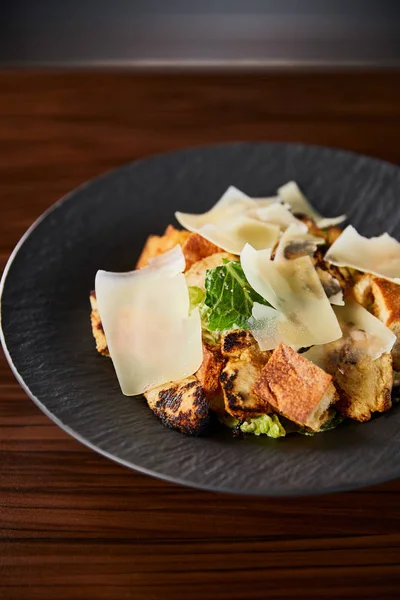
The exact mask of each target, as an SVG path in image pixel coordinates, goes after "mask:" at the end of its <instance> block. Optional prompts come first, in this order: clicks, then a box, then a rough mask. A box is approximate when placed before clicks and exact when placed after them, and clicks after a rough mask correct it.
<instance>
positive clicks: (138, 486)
mask: <svg viewBox="0 0 400 600" xmlns="http://www.w3.org/2000/svg"><path fill="white" fill-rule="evenodd" d="M399 107H400V77H399V75H398V73H396V72H387V73H383V72H382V73H378V72H375V73H330V74H322V73H312V74H307V73H303V74H298V73H296V74H294V73H293V74H277V73H275V74H243V75H239V74H229V75H225V74H223V73H218V74H213V75H210V74H199V75H190V74H180V75H176V74H174V75H166V74H153V75H149V74H133V73H127V72H123V73H95V72H92V73H85V72H79V73H74V72H68V71H64V72H59V73H51V72H48V73H46V72H22V71H21V72H14V71H5V72H3V73H0V148H1V157H2V160H1V161H0V198H1V205H0V206H1V217H0V268H3V267H4V265H5V262H6V260H7V257H8V255H9V253H10V252H11V250H12V248H13V246H14V245H15V243H16V242H17V241H18V239H19V237H20V236H21V235H22V233H23V232H24V231H25V229H26V228H27V227H28V226H29V225H30V224H31V223H32V221H33V220H34V219H35V218H37V217H38V216H39V214H40V213H41V212H42V211H43V210H44V209H45V208H47V207H48V206H49V205H50V204H51V203H52V202H54V201H55V200H56V199H58V198H59V197H60V196H61V195H63V194H65V193H67V192H68V191H69V190H70V189H72V188H73V187H75V186H76V185H78V184H79V183H81V182H83V181H84V180H85V179H87V178H90V177H93V176H95V175H96V174H98V173H100V172H102V171H103V170H107V169H110V168H113V167H115V166H117V165H119V164H121V163H123V162H126V161H129V160H132V159H134V158H137V157H139V156H145V155H149V154H154V153H155V152H160V151H167V150H170V149H174V148H180V147H184V146H188V145H196V144H202V143H214V142H220V141H229V140H237V139H249V140H263V139H270V140H294V141H303V142H310V143H319V144H326V145H333V146H342V147H346V148H349V149H353V150H357V151H360V152H365V153H367V154H372V155H377V156H380V157H382V158H385V159H388V160H392V161H394V162H400V146H399V144H398V139H399V138H400V108H399ZM399 492H400V482H399V481H395V482H389V483H387V484H384V485H381V486H377V487H375V488H371V489H366V490H359V491H355V492H351V493H347V494H338V495H329V496H321V497H312V498H288V499H266V498H246V497H238V496H224V495H218V494H213V493H208V492H201V491H196V490H191V489H186V488H183V487H179V486H175V485H172V484H169V483H165V482H161V481H157V480H154V479H151V478H149V477H147V476H144V475H141V474H138V473H133V472H131V471H129V470H128V469H126V468H124V467H121V466H119V465H117V464H115V463H113V462H111V461H109V460H107V459H105V458H104V457H101V456H98V455H96V454H95V453H93V452H92V451H90V450H88V449H87V448H85V447H84V446H82V445H81V444H79V443H78V442H77V441H75V440H73V439H72V438H70V437H69V436H68V435H67V434H65V433H64V432H63V431H61V430H60V429H58V428H57V427H56V426H55V425H54V424H53V423H52V422H51V421H50V420H49V419H48V418H47V417H45V416H44V415H43V414H42V413H41V412H40V411H39V410H38V408H37V407H36V406H35V405H34V404H33V403H32V402H31V401H30V400H29V399H28V398H27V397H26V395H25V394H24V392H23V391H22V390H21V389H20V388H19V386H18V384H17V383H16V381H15V380H14V378H13V375H12V374H11V371H10V370H9V367H8V365H7V363H6V361H5V359H4V357H2V356H1V357H0V597H1V598H4V599H10V600H11V599H16V600H20V599H22V598H23V599H24V600H30V599H32V600H34V599H38V600H39V599H40V600H42V599H43V600H45V599H49V600H50V599H51V600H53V599H54V598H58V599H59V600H63V599H66V600H77V599H91V598H95V599H96V600H109V599H113V600H115V599H116V598H129V599H134V600H136V599H140V600H141V599H142V598H147V600H153V599H157V600H158V599H165V598H167V599H168V598H172V599H174V600H175V599H176V600H180V599H182V600H183V599H185V600H186V599H187V598H194V599H196V598H216V599H217V600H223V599H226V600H236V599H246V600H247V599H250V598H254V599H256V598H257V599H258V598H259V599H261V598H268V597H270V598H287V599H294V598H315V599H320V598H349V597H352V598H363V599H367V598H368V599H369V598H371V599H372V598H374V599H376V598H382V599H383V598H397V597H398V586H399V584H400V566H399V563H400V561H399V558H398V556H399V550H400V508H399Z"/></svg>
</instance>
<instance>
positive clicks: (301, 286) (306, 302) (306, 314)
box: [240, 244, 342, 350]
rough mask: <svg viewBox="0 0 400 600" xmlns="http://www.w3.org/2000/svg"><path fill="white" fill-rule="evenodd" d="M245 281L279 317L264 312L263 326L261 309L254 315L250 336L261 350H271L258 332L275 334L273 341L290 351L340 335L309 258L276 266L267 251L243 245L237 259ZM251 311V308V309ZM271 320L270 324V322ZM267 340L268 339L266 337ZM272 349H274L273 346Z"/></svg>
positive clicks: (333, 314) (325, 341) (331, 339)
mask: <svg viewBox="0 0 400 600" xmlns="http://www.w3.org/2000/svg"><path fill="white" fill-rule="evenodd" d="M240 260H241V265H242V268H243V271H244V274H245V275H246V278H247V280H248V282H249V283H250V285H251V286H252V287H253V289H254V290H255V291H256V292H258V293H259V294H260V295H261V296H262V297H263V298H264V299H265V300H267V302H268V303H269V304H270V305H271V306H272V307H273V308H274V309H276V311H277V312H278V313H281V314H282V315H283V316H282V317H281V316H279V315H276V314H275V313H269V314H267V313H266V311H264V313H263V314H264V316H265V318H263V323H260V322H259V320H257V316H259V313H257V311H259V310H260V309H259V308H258V307H257V308H256V312H255V313H253V317H254V320H255V322H254V328H253V330H252V333H253V335H254V337H255V338H256V339H257V341H259V340H261V338H262V341H261V342H260V341H259V344H260V347H261V349H262V350H265V349H271V347H270V348H267V347H266V346H267V345H269V346H270V345H271V343H275V342H273V341H272V340H269V341H267V339H266V337H265V335H264V336H261V334H260V331H261V330H262V329H264V330H265V331H268V330H269V329H271V330H272V329H273V330H274V331H275V330H276V333H275V334H274V336H272V337H273V338H274V339H278V338H279V339H280V341H285V343H287V344H288V345H290V346H292V347H293V348H300V347H302V346H312V345H314V344H325V343H327V342H331V341H333V340H336V339H337V338H339V337H340V336H341V335H342V332H341V330H340V327H339V323H338V320H337V318H336V315H335V313H334V312H333V310H332V307H331V305H330V303H329V300H328V298H327V296H326V294H325V292H324V289H323V287H322V284H321V282H320V280H319V278H318V275H317V273H316V271H315V269H314V266H313V264H312V261H311V259H310V257H309V256H303V257H301V258H297V259H295V260H290V261H282V262H276V261H272V260H270V251H267V250H261V251H257V250H255V249H254V248H252V247H251V246H250V245H248V244H247V245H246V246H245V247H244V249H243V251H242V253H241V256H240ZM253 310H254V308H253ZM271 319H272V320H274V322H273V324H271V323H270V322H269V321H270V320H271ZM267 337H268V336H267ZM273 347H275V346H273Z"/></svg>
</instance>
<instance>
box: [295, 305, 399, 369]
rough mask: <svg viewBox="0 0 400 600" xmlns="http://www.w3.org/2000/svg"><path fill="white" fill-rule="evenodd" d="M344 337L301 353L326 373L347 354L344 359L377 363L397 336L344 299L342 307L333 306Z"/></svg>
mask: <svg viewBox="0 0 400 600" xmlns="http://www.w3.org/2000/svg"><path fill="white" fill-rule="evenodd" d="M334 310H335V313H336V316H337V318H338V320H339V324H340V327H341V329H342V332H343V337H342V338H341V339H339V340H336V341H334V342H332V343H330V344H324V345H322V346H314V347H313V348H310V350H307V352H305V353H304V354H303V356H304V357H305V358H308V360H311V361H312V362H313V363H315V364H316V365H318V366H319V367H321V368H322V369H327V368H328V365H330V367H329V371H330V370H331V368H332V366H333V367H335V364H334V362H335V361H339V360H340V359H341V357H343V353H346V359H347V360H352V361H354V363H357V362H358V361H359V360H361V359H362V358H363V357H368V358H369V359H370V360H376V359H377V358H379V357H380V356H382V354H386V353H388V352H390V351H391V349H392V347H393V345H394V343H395V341H396V336H395V335H394V333H393V332H392V331H390V329H389V328H388V327H386V325H384V324H383V323H382V322H381V321H379V319H377V318H376V317H374V316H373V315H371V313H369V312H368V311H367V310H366V309H365V308H364V307H362V306H361V304H357V302H354V301H352V300H347V301H346V304H345V306H340V307H339V306H336V307H335V309H334Z"/></svg>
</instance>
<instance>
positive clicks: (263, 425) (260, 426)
mask: <svg viewBox="0 0 400 600" xmlns="http://www.w3.org/2000/svg"><path fill="white" fill-rule="evenodd" d="M218 418H219V420H220V422H221V423H222V424H223V425H225V426H226V427H229V428H230V429H240V431H241V432H242V433H251V434H253V435H267V436H268V437H270V438H278V437H284V436H285V435H286V431H285V429H284V427H283V426H282V424H281V422H280V421H279V417H278V415H261V416H260V417H253V418H250V419H246V420H245V421H243V422H242V423H240V421H239V420H238V419H235V417H231V416H229V415H224V416H219V417H218Z"/></svg>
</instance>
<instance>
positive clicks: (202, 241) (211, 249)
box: [182, 233, 223, 271]
mask: <svg viewBox="0 0 400 600" xmlns="http://www.w3.org/2000/svg"><path fill="white" fill-rule="evenodd" d="M182 252H183V255H184V257H185V261H186V269H185V270H186V271H187V270H188V269H190V267H191V266H192V265H194V263H196V262H198V261H199V260H201V259H202V258H206V257H207V256H211V255H212V254H216V253H217V252H223V250H222V248H218V246H216V245H215V244H212V243H211V242H209V241H208V240H206V238H203V237H202V236H201V235H199V234H198V233H191V234H190V235H189V237H188V238H187V239H186V240H185V242H184V243H183V245H182Z"/></svg>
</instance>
